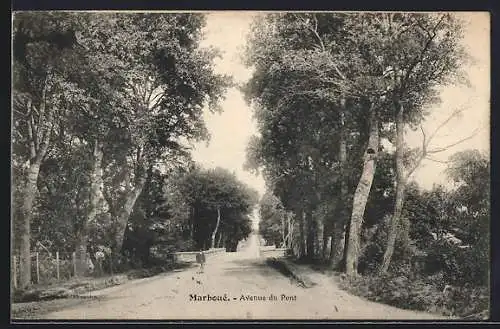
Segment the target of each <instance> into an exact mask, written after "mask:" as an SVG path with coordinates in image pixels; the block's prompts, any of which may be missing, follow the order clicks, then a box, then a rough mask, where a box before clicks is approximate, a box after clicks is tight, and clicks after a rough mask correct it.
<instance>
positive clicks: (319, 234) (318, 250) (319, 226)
mask: <svg viewBox="0 0 500 329" xmlns="http://www.w3.org/2000/svg"><path fill="white" fill-rule="evenodd" d="M315 222H316V224H315V225H316V238H315V241H316V247H315V249H314V250H315V251H314V254H315V255H317V257H318V259H321V257H322V256H323V246H324V243H323V236H324V234H323V231H324V230H325V227H324V225H323V221H321V219H320V218H319V216H316V221H315Z"/></svg>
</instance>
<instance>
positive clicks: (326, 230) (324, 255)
mask: <svg viewBox="0 0 500 329" xmlns="http://www.w3.org/2000/svg"><path fill="white" fill-rule="evenodd" d="M330 231H331V230H330V229H329V223H328V222H326V223H324V224H323V249H322V254H321V257H322V258H323V260H325V261H326V260H328V259H329V257H330V256H329V254H327V253H328V240H329V239H330V234H331V233H330Z"/></svg>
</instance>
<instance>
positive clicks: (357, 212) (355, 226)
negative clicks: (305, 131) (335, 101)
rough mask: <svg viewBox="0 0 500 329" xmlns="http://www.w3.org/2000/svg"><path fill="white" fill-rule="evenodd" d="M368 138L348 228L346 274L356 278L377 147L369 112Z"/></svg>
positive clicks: (375, 127)
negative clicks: (361, 233)
mask: <svg viewBox="0 0 500 329" xmlns="http://www.w3.org/2000/svg"><path fill="white" fill-rule="evenodd" d="M370 112H371V113H370V116H371V118H370V136H369V139H368V146H367V148H366V151H365V155H364V164H363V171H362V173H361V177H360V179H359V183H358V186H357V188H356V191H355V193H354V200H353V205H352V214H351V222H350V228H349V240H348V244H347V254H346V264H345V265H346V274H347V275H348V276H356V275H357V274H358V268H357V267H358V257H359V251H360V232H361V226H362V224H363V216H364V213H365V208H366V203H367V201H368V195H369V194H370V190H371V187H372V183H373V177H374V175H375V169H376V155H377V152H378V147H379V133H378V120H377V117H376V113H375V111H374V110H373V106H372V109H371V111H370Z"/></svg>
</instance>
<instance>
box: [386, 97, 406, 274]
mask: <svg viewBox="0 0 500 329" xmlns="http://www.w3.org/2000/svg"><path fill="white" fill-rule="evenodd" d="M403 152H404V122H403V106H402V105H401V104H398V109H397V114H396V200H395V204H394V211H393V214H392V218H391V221H390V224H389V234H388V237H387V246H386V249H385V253H384V258H383V260H382V265H381V266H380V273H385V272H387V270H388V269H389V265H390V263H391V258H392V255H393V253H394V247H395V244H396V238H397V235H398V227H399V222H400V219H401V214H402V212H403V205H404V198H405V189H406V177H405V168H404V163H403V155H404V153H403Z"/></svg>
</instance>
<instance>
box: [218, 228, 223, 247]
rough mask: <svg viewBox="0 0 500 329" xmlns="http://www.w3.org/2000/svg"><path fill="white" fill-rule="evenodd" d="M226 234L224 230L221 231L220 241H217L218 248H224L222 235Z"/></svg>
mask: <svg viewBox="0 0 500 329" xmlns="http://www.w3.org/2000/svg"><path fill="white" fill-rule="evenodd" d="M223 235H224V231H222V230H221V231H220V233H219V241H218V242H217V248H222V236H223Z"/></svg>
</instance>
